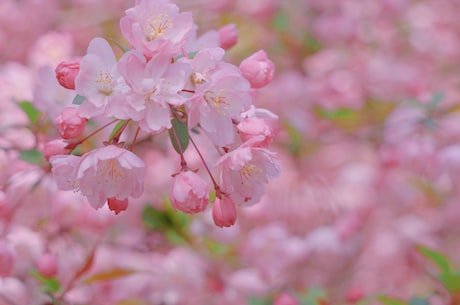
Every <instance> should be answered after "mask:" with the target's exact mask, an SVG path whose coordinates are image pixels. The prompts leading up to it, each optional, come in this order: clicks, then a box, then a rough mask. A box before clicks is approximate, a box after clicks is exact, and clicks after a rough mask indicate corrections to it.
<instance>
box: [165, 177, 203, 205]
mask: <svg viewBox="0 0 460 305" xmlns="http://www.w3.org/2000/svg"><path fill="white" fill-rule="evenodd" d="M169 198H170V199H171V204H172V205H173V207H174V208H175V209H176V210H179V211H182V212H184V213H189V214H194V213H198V212H202V211H204V210H205V209H206V207H207V206H208V202H209V186H208V184H207V183H206V181H204V180H203V179H202V178H201V177H200V176H198V175H197V174H196V173H194V172H192V171H186V172H181V173H179V174H178V175H176V176H175V177H174V182H173V184H172V185H171V190H170V195H169Z"/></svg>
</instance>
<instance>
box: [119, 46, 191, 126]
mask: <svg viewBox="0 0 460 305" xmlns="http://www.w3.org/2000/svg"><path fill="white" fill-rule="evenodd" d="M118 67H119V70H120V73H121V74H122V75H123V76H124V77H125V80H126V82H127V84H128V86H129V87H130V88H131V90H130V91H128V92H127V93H126V97H125V98H126V101H125V102H124V103H123V105H121V106H120V107H121V109H122V111H123V112H124V113H125V114H126V115H127V116H128V117H129V118H131V119H133V120H135V121H138V122H139V126H140V127H141V128H142V129H143V130H145V131H146V132H151V133H158V132H161V131H162V130H164V129H165V128H171V111H170V106H171V105H173V106H180V105H181V104H183V103H184V102H185V101H186V99H185V97H183V96H182V95H180V94H179V93H180V91H181V90H182V89H183V88H184V85H185V82H186V81H187V78H188V76H189V75H190V68H189V65H187V64H185V63H181V62H176V63H171V59H170V58H169V57H168V56H164V55H161V54H160V55H158V56H155V57H154V58H152V59H151V60H150V61H148V62H146V60H145V57H144V56H143V55H142V54H141V53H139V52H136V51H131V52H127V53H126V54H125V55H124V56H123V57H122V59H121V60H120V62H119V63H118Z"/></svg>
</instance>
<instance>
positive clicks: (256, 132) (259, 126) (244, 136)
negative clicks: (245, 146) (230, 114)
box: [237, 118, 274, 147]
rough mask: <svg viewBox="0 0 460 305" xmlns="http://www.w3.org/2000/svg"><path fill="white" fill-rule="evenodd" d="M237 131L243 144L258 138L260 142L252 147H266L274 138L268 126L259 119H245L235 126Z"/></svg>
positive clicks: (264, 121)
mask: <svg viewBox="0 0 460 305" xmlns="http://www.w3.org/2000/svg"><path fill="white" fill-rule="evenodd" d="M237 129H238V132H239V134H240V137H241V140H242V141H243V142H246V141H248V140H250V139H253V138H255V137H260V141H257V142H256V143H255V145H253V146H258V147H267V146H268V145H269V144H270V143H271V141H272V139H273V137H274V133H273V130H272V128H271V127H270V125H269V124H268V123H267V121H266V120H264V119H260V118H246V119H244V120H243V121H241V122H240V123H239V124H238V125H237Z"/></svg>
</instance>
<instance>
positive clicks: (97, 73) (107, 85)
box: [75, 38, 126, 119]
mask: <svg viewBox="0 0 460 305" xmlns="http://www.w3.org/2000/svg"><path fill="white" fill-rule="evenodd" d="M125 89H126V84H125V83H124V81H123V78H122V77H121V76H120V74H119V73H118V70H117V60H116V58H115V54H114V53H113V50H112V48H111V47H110V45H109V43H108V42H107V41H106V40H105V39H103V38H94V39H93V40H91V42H90V43H89V46H88V50H87V54H86V55H85V56H84V57H83V59H82V60H81V62H80V72H79V73H78V75H77V78H76V79H75V90H76V92H77V94H78V95H81V96H83V97H85V100H84V101H83V103H82V104H81V105H80V107H79V113H80V115H81V116H82V117H86V118H91V117H93V116H96V115H101V114H104V115H106V116H115V117H118V118H121V119H125V117H123V116H122V115H120V114H119V112H118V108H119V107H118V104H117V102H118V101H120V100H121V101H122V100H123V94H122V93H123V92H124V90H125Z"/></svg>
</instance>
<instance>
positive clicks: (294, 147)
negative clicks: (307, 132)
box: [284, 122, 302, 154]
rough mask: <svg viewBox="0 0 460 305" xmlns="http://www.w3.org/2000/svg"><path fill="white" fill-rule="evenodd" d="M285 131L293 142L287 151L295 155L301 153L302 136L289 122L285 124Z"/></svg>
mask: <svg viewBox="0 0 460 305" xmlns="http://www.w3.org/2000/svg"><path fill="white" fill-rule="evenodd" d="M284 129H285V130H286V131H287V133H288V134H289V137H290V138H291V139H290V140H291V141H290V143H289V144H288V147H287V149H288V150H289V151H290V152H291V153H294V154H296V153H299V152H300V149H301V147H302V135H301V134H300V132H299V131H298V130H297V129H295V127H294V126H292V125H291V124H290V123H289V122H284Z"/></svg>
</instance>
